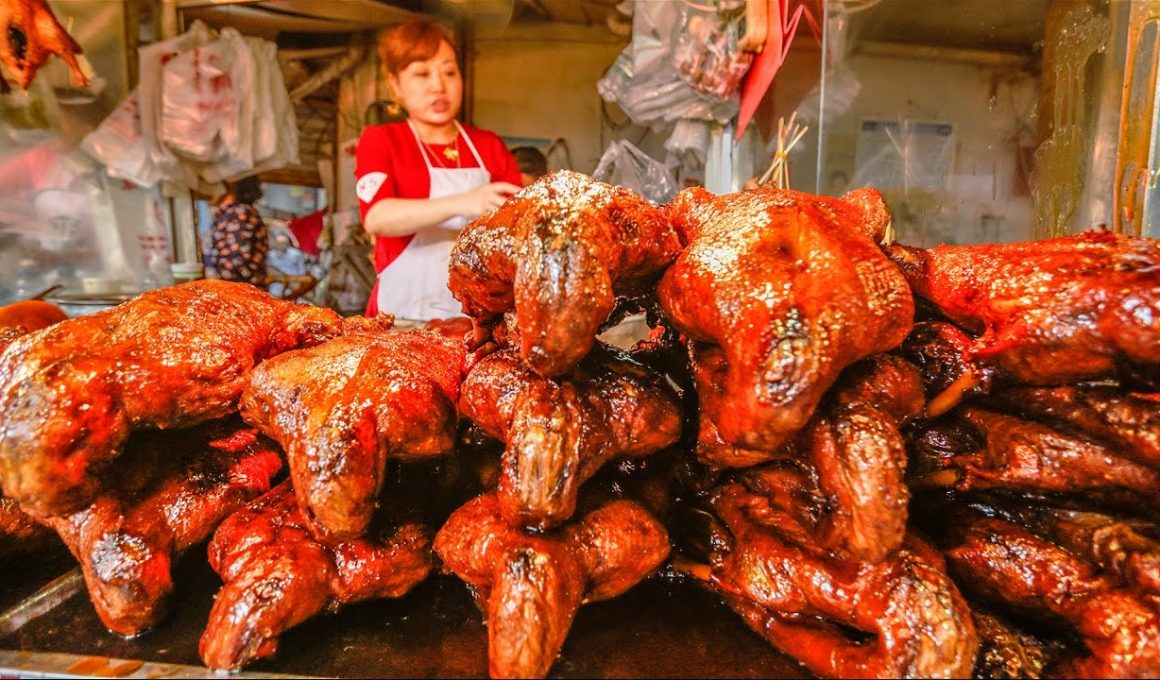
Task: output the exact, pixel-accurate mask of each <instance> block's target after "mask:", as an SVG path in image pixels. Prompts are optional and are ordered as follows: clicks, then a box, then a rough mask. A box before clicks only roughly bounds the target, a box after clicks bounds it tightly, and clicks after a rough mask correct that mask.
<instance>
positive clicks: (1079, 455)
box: [910, 406, 1160, 511]
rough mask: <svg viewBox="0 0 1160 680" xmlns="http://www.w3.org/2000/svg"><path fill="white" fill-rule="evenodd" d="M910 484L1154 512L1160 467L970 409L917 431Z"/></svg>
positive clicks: (1047, 429) (1085, 441)
mask: <svg viewBox="0 0 1160 680" xmlns="http://www.w3.org/2000/svg"><path fill="white" fill-rule="evenodd" d="M910 453H911V456H912V460H911V465H912V468H913V469H912V471H911V478H910V484H911V485H912V486H914V487H922V488H948V489H950V488H953V489H957V490H958V491H968V490H971V489H978V490H985V489H998V490H1008V491H1026V492H1033V493H1040V494H1054V495H1062V496H1067V497H1072V498H1083V499H1087V500H1089V501H1091V502H1093V503H1099V504H1100V505H1109V506H1113V507H1126V508H1135V507H1140V508H1142V509H1144V510H1145V511H1150V510H1151V509H1152V507H1153V506H1154V503H1155V499H1156V498H1157V497H1158V496H1160V469H1156V468H1152V467H1148V466H1145V465H1141V464H1139V463H1136V462H1134V461H1132V460H1128V459H1127V458H1125V457H1123V456H1121V455H1119V454H1118V453H1117V452H1116V451H1115V450H1114V449H1112V448H1110V447H1108V446H1105V445H1103V444H1100V443H1097V442H1094V441H1091V440H1089V439H1084V438H1080V437H1076V436H1072V435H1069V434H1065V433H1063V432H1060V431H1058V430H1055V429H1052V428H1050V427H1048V426H1046V425H1043V424H1040V423H1036V422H1032V421H1029V420H1024V419H1022V418H1019V417H1016V416H1011V415H1007V414H1004V413H999V412H996V411H991V410H987V409H982V408H978V407H974V406H964V407H960V408H958V409H956V410H955V411H953V412H952V413H951V414H949V415H948V416H947V417H946V418H944V419H942V420H938V421H934V422H933V423H931V424H929V425H925V426H923V427H920V428H918V429H917V430H916V432H915V433H914V435H913V441H912V446H911V448H910Z"/></svg>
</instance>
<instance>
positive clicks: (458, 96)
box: [388, 42, 463, 126]
mask: <svg viewBox="0 0 1160 680" xmlns="http://www.w3.org/2000/svg"><path fill="white" fill-rule="evenodd" d="M388 80H389V81H390V83H391V87H392V88H394V90H395V94H396V95H397V96H398V97H399V103H400V104H402V106H403V108H404V109H406V110H407V114H408V115H409V116H410V117H411V119H412V120H415V121H416V122H421V123H426V124H428V125H435V126H441V125H446V124H448V123H450V122H451V121H453V120H455V116H457V115H459V107H460V105H461V104H462V103H463V76H462V75H460V73H459V64H458V63H456V61H455V51H454V50H453V49H451V45H449V44H447V43H446V42H443V43H440V45H439V51H437V52H436V53H435V56H433V57H431V58H430V59H428V60H427V61H413V62H411V63H410V64H408V65H407V66H406V68H404V69H403V70H402V71H400V72H399V74H398V75H397V76H396V75H390V76H388Z"/></svg>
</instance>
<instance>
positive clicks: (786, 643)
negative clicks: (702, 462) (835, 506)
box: [676, 481, 978, 678]
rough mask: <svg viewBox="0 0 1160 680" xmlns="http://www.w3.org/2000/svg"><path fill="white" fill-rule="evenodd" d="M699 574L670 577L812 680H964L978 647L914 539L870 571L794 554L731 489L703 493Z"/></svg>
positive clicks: (803, 550) (805, 551)
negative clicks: (690, 583)
mask: <svg viewBox="0 0 1160 680" xmlns="http://www.w3.org/2000/svg"><path fill="white" fill-rule="evenodd" d="M709 508H710V512H708V513H707V514H705V515H703V519H705V521H704V522H702V524H703V527H702V531H703V533H704V534H705V535H704V536H702V537H701V539H700V542H701V544H702V546H704V552H705V553H706V555H704V557H706V558H707V564H693V563H691V562H689V561H688V560H685V559H679V560H678V561H677V563H676V564H677V566H678V569H679V570H681V571H683V572H685V573H686V574H688V575H689V576H691V577H693V578H695V579H697V580H698V581H699V582H701V583H702V584H704V585H706V586H708V587H709V588H710V589H712V590H714V591H715V592H717V593H719V594H721V595H722V596H723V597H724V598H725V601H726V603H727V604H729V606H730V607H732V608H733V609H734V610H735V611H736V612H737V613H738V614H740V615H741V617H742V619H743V620H744V621H745V623H746V624H747V625H748V626H749V627H750V628H752V629H753V630H754V631H756V632H757V633H758V634H759V635H761V636H762V637H764V638H765V639H766V640H768V641H769V642H770V643H771V644H773V645H774V646H775V647H777V648H779V649H781V650H782V651H783V652H785V653H786V654H788V655H790V656H792V657H794V658H796V659H797V660H798V661H800V662H801V663H803V664H804V665H805V666H806V667H807V668H809V669H810V670H811V671H812V672H814V673H816V674H817V675H819V676H821V677H838V678H865V677H881V678H922V677H929V678H959V677H968V676H969V675H970V672H971V668H972V666H973V664H974V662H975V656H976V651H977V649H978V639H977V636H976V633H975V628H974V624H973V622H972V619H971V612H970V610H969V609H968V607H967V604H966V602H965V601H964V600H963V598H962V596H961V595H960V594H959V592H958V590H957V589H956V587H955V584H954V583H953V582H952V581H951V579H950V577H949V576H948V575H947V573H946V570H945V566H944V564H943V560H942V558H941V556H940V555H939V554H938V552H937V551H936V550H934V549H933V548H932V547H931V546H929V545H927V544H926V543H924V542H923V541H922V540H921V539H919V538H918V537H917V536H915V535H913V534H908V535H907V536H906V538H905V540H904V542H903V544H902V546H901V547H900V548H899V549H897V550H895V551H893V552H892V553H891V554H890V555H889V556H887V557H886V558H885V559H882V560H880V561H877V562H846V561H841V560H835V559H832V558H830V557H828V556H823V555H820V554H818V551H817V550H816V549H811V548H807V547H803V546H802V545H800V544H799V543H798V542H797V541H796V540H795V538H794V537H801V536H803V535H808V534H809V533H810V531H809V528H808V527H802V526H797V525H796V520H795V519H794V518H793V517H792V516H791V515H790V514H788V513H782V512H770V504H769V501H768V499H767V497H766V495H765V494H764V493H762V492H760V491H759V492H758V493H754V492H753V491H751V490H750V488H748V487H747V485H746V484H744V483H742V482H740V481H727V482H725V483H724V484H722V485H720V486H718V487H717V488H716V489H715V490H713V491H712V493H711V496H710V501H709Z"/></svg>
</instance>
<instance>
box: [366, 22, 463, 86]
mask: <svg viewBox="0 0 1160 680" xmlns="http://www.w3.org/2000/svg"><path fill="white" fill-rule="evenodd" d="M444 42H446V43H447V44H448V45H450V46H451V47H452V48H454V47H455V43H453V42H452V41H451V32H450V31H448V30H447V28H446V27H445V26H443V25H442V24H440V23H437V22H435V21H432V20H430V19H413V20H411V21H408V22H407V23H404V24H399V25H398V26H395V27H394V28H392V29H391V30H389V31H387V33H386V34H385V35H384V36H383V37H382V39H380V40H379V59H381V60H382V62H383V66H384V67H385V68H386V69H387V73H390V74H391V75H393V76H397V75H399V72H400V71H402V70H403V69H405V68H407V66H409V65H410V64H412V63H414V62H416V61H427V60H428V59H430V58H431V57H434V56H435V53H436V52H438V51H439V45H440V44H442V43H444Z"/></svg>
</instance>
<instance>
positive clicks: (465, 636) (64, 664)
mask: <svg viewBox="0 0 1160 680" xmlns="http://www.w3.org/2000/svg"><path fill="white" fill-rule="evenodd" d="M65 556H67V553H65ZM70 574H71V576H69V575H70ZM0 575H2V576H0V603H4V604H5V605H6V606H7V607H8V609H7V611H6V612H5V613H0V624H3V622H5V621H8V623H7V626H6V627H3V626H2V625H0V677H13V676H15V677H64V676H72V677H92V676H94V675H105V676H108V675H118V676H120V677H133V678H136V677H141V678H145V677H149V678H162V677H221V676H220V675H219V676H215V675H214V674H213V673H212V672H211V671H208V670H207V669H205V668H204V667H203V666H202V665H201V661H200V659H199V657H198V654H197V644H198V639H199V638H200V636H201V633H202V630H203V628H204V626H205V622H206V619H207V618H208V616H209V610H210V607H211V606H212V603H213V597H214V593H216V592H217V589H218V587H219V585H220V581H219V580H218V578H217V575H216V574H214V573H213V571H212V570H211V569H210V567H209V565H208V563H207V561H206V559H205V558H204V549H197V550H194V551H193V553H191V554H190V555H189V556H187V558H186V559H184V560H183V561H182V562H181V563H180V564H179V565H178V567H177V571H176V574H175V581H176V584H177V587H176V592H175V594H174V597H173V601H172V603H171V608H170V612H169V616H168V617H167V618H166V620H165V621H164V622H163V623H162V624H161V625H159V626H158V627H157V628H155V629H154V630H152V631H149V632H147V633H145V634H143V635H140V636H138V637H136V638H133V639H125V638H122V637H120V636H118V635H115V634H113V633H110V632H108V631H107V630H106V629H105V628H104V627H103V626H102V625H101V623H100V621H99V620H98V619H97V616H96V614H95V613H94V611H93V608H92V605H91V604H90V603H89V600H88V595H87V593H86V592H85V591H84V589H83V587H81V586H82V583H81V581H80V576H79V570H75V567H74V565H73V564H71V563H69V562H68V560H64V559H62V558H61V555H60V553H59V551H58V552H54V553H53V554H52V555H31V556H25V557H23V558H17V559H15V560H9V561H7V562H0ZM61 576H65V578H64V579H60V577H61ZM54 578H55V579H57V580H56V581H55V582H54V585H49V583H50V582H52V581H53V579H54ZM33 583H36V584H38V586H36V587H32V584H33ZM46 586H47V588H46ZM37 588H39V594H37ZM46 590H48V592H46ZM14 601H15V602H16V604H14V605H13V604H12V603H13V602H14ZM30 605H31V606H30ZM20 608H23V609H20ZM14 610H16V611H17V612H18V613H20V614H21V618H22V619H23V622H21V621H16V624H19V625H14V624H13V622H12V620H11V616H10V615H11V614H12V612H13V611H14ZM6 617H8V618H6ZM127 660H134V661H132V662H129V661H127ZM138 662H146V663H144V665H139V664H138ZM274 674H280V675H282V674H287V675H293V676H330V677H397V676H402V677H446V678H469V677H487V629H486V627H485V626H484V623H483V618H482V616H481V614H480V613H479V611H478V610H477V609H476V607H475V605H474V603H473V601H472V599H471V597H470V595H469V594H468V592H467V589H466V587H465V586H464V585H463V583H462V582H460V581H459V580H458V579H456V578H454V577H453V576H443V575H439V576H433V577H432V578H430V579H428V580H427V581H426V582H424V583H423V584H422V585H420V586H419V587H418V588H417V589H416V590H415V591H413V592H412V593H410V594H409V595H407V596H406V597H404V598H402V599H400V600H381V601H374V602H365V603H360V604H357V605H352V606H349V607H345V608H343V609H342V610H340V611H339V612H338V613H337V614H333V615H328V616H320V617H318V618H315V619H313V620H311V621H308V622H306V623H304V624H302V625H301V626H298V627H297V628H294V629H292V630H290V631H289V632H287V633H286V634H284V635H283V636H282V639H281V644H280V649H279V652H278V654H277V656H276V657H274V658H273V659H271V660H267V661H263V662H260V663H257V664H254V665H253V666H251V667H250V668H248V669H247V673H245V674H242V677H245V676H247V675H250V676H255V677H257V676H260V677H270V676H271V675H274ZM550 677H556V678H581V677H666V678H727V677H728V678H769V677H791V678H798V677H806V675H805V672H804V671H803V670H802V668H801V667H800V666H798V664H797V663H796V662H794V661H793V660H792V659H790V658H788V657H786V656H784V655H782V654H780V653H779V652H777V651H776V650H775V649H774V648H772V647H771V646H770V645H769V644H767V643H766V642H765V641H764V640H762V639H761V638H760V637H758V636H757V635H756V634H754V633H753V632H752V631H750V630H749V629H748V628H747V627H746V626H745V625H744V624H743V623H742V622H741V620H740V619H739V618H738V617H737V616H736V615H735V614H733V612H732V611H730V610H729V609H728V607H726V606H725V605H724V604H722V603H721V602H720V601H719V600H718V599H717V598H716V597H715V596H713V595H711V594H709V593H707V592H704V591H702V590H701V589H699V588H697V587H696V586H694V585H692V584H689V583H685V582H682V581H679V580H669V579H664V578H659V577H654V578H652V579H649V580H648V581H646V582H644V583H642V584H640V585H638V586H637V587H635V588H633V589H632V590H630V591H629V592H628V593H626V594H625V595H623V596H621V597H620V598H617V599H614V600H610V601H607V602H599V603H595V604H591V605H587V606H585V607H582V608H581V609H580V612H579V613H578V614H577V616H576V620H575V621H574V623H573V625H572V630H571V632H570V634H569V636H568V640H567V641H566V642H565V644H564V649H563V652H562V654H561V656H560V659H559V660H558V661H557V662H556V663H555V665H554V666H553V667H552V670H551V674H550Z"/></svg>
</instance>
